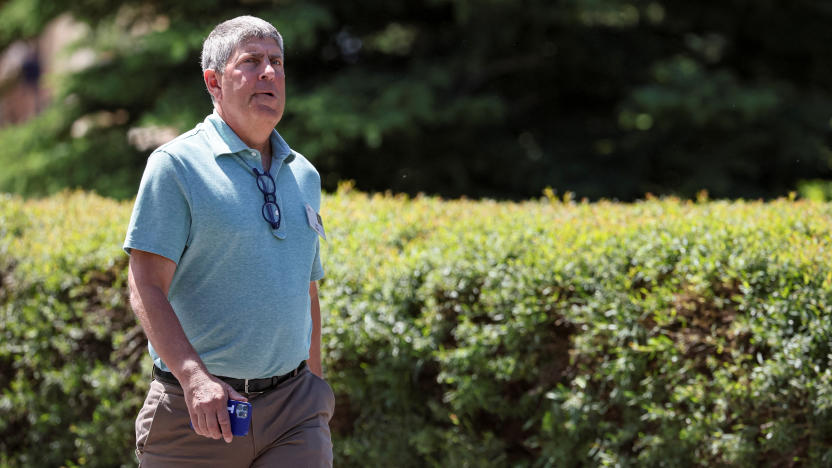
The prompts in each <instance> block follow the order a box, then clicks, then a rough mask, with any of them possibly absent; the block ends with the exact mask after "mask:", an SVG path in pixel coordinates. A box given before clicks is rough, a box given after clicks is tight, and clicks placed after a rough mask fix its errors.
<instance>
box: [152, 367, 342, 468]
mask: <svg viewBox="0 0 832 468" xmlns="http://www.w3.org/2000/svg"><path fill="white" fill-rule="evenodd" d="M246 396H247V397H248V399H249V402H250V403H251V405H252V414H251V427H250V428H249V433H248V434H247V435H245V436H243V437H234V440H232V441H231V443H229V444H227V443H225V441H224V440H222V439H219V440H215V439H210V438H207V437H202V436H200V435H197V434H196V432H194V430H193V429H191V427H190V426H189V424H188V423H189V422H190V417H189V416H188V408H187V407H186V406H185V397H184V396H183V394H182V388H181V387H179V386H178V385H171V384H167V383H162V382H159V381H157V380H154V381H153V382H151V384H150V391H149V392H148V393H147V398H146V399H145V402H144V406H143V407H142V409H141V411H139V416H138V417H137V418H136V455H137V456H138V458H139V466H141V467H145V468H154V467H174V466H176V467H179V466H206V467H208V466H210V467H283V466H286V467H321V466H327V467H328V466H332V441H331V439H330V433H329V420H330V419H331V418H332V413H333V411H334V407H335V397H334V395H333V393H332V388H330V386H329V384H328V383H326V381H324V380H323V379H321V378H319V377H318V376H316V375H315V374H313V373H312V372H310V371H309V369H308V368H306V369H304V370H303V371H301V373H300V374H299V375H298V376H296V377H294V378H292V379H289V380H287V381H286V382H283V383H281V384H280V385H279V386H278V387H277V388H275V389H272V390H270V391H268V392H266V393H263V394H261V395H257V396H254V397H252V396H248V395H246Z"/></svg>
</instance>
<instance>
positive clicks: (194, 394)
mask: <svg viewBox="0 0 832 468" xmlns="http://www.w3.org/2000/svg"><path fill="white" fill-rule="evenodd" d="M229 388H230V387H228V386H227V384H226V383H225V382H221V381H218V380H214V379H207V380H205V381H201V382H198V383H195V385H194V386H193V387H192V388H190V389H189V391H186V398H185V404H186V405H187V406H188V412H189V413H190V415H191V422H192V423H193V426H194V431H195V432H196V433H197V434H199V435H201V436H204V437H210V438H212V439H220V438H222V439H224V440H225V441H226V442H231V439H232V437H233V436H232V434H231V421H230V419H229V417H228V397H229V392H228V390H229ZM232 391H233V390H232ZM235 393H236V392H235ZM238 395H239V394H238Z"/></svg>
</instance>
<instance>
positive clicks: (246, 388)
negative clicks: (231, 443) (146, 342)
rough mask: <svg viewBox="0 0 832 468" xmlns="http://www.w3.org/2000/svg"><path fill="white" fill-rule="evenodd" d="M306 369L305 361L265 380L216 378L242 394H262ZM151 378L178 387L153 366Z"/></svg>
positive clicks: (164, 373)
mask: <svg viewBox="0 0 832 468" xmlns="http://www.w3.org/2000/svg"><path fill="white" fill-rule="evenodd" d="M304 367H306V361H301V363H300V365H299V366H298V367H297V368H296V369H295V370H293V371H291V372H288V373H286V374H283V375H276V376H274V377H267V378H265V379H235V378H233V377H221V376H219V375H218V376H216V377H217V378H218V379H220V380H222V381H223V382H225V383H227V384H228V385H231V388H233V389H234V390H236V391H238V392H242V393H263V392H266V391H268V390H271V389H273V388H275V387H277V386H278V385H280V384H281V383H283V382H285V381H287V380H289V379H291V378H292V377H295V376H296V375H298V374H300V371H302V370H303V368H304ZM153 378H154V379H156V380H158V381H160V382H164V383H167V384H171V385H179V381H178V380H176V377H175V376H174V375H173V374H171V373H170V372H166V371H163V370H162V369H159V368H158V367H156V366H155V365H154V366H153Z"/></svg>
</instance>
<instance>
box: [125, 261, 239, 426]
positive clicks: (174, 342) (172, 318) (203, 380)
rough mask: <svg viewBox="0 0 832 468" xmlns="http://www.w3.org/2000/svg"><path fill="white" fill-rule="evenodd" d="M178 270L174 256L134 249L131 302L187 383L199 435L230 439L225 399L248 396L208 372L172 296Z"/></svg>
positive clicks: (166, 358) (129, 276)
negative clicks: (174, 304) (186, 333)
mask: <svg viewBox="0 0 832 468" xmlns="http://www.w3.org/2000/svg"><path fill="white" fill-rule="evenodd" d="M175 271H176V264H175V263H174V262H172V261H171V260H169V259H167V258H165V257H162V256H159V255H156V254H152V253H150V252H144V251H141V250H135V249H134V250H133V251H132V252H131V255H130V266H129V269H128V273H127V282H128V285H129V286H130V304H131V305H132V306H133V311H134V312H135V313H136V316H137V317H138V319H139V323H141V325H142V328H144V332H145V334H146V335H147V339H148V340H150V343H151V344H153V349H155V350H156V352H157V353H158V354H159V356H160V357H161V358H162V361H164V362H165V364H166V365H167V366H168V368H170V371H171V372H172V373H173V375H174V376H176V379H177V380H179V383H180V384H181V385H182V390H183V391H184V394H185V403H186V404H187V406H188V413H189V414H190V416H191V422H192V424H193V426H194V430H195V431H196V432H197V434H199V435H202V436H205V437H211V438H213V439H219V438H220V437H223V438H224V439H225V441H226V442H230V441H231V438H232V435H231V424H230V421H229V419H228V411H227V409H226V402H227V400H228V398H229V396H230V397H231V398H234V399H235V400H242V401H247V400H246V398H245V397H243V396H242V395H240V394H239V393H237V392H236V391H234V389H232V388H231V387H230V386H229V385H228V384H226V383H225V382H223V381H221V380H219V379H217V378H216V377H214V376H212V375H211V374H209V373H208V369H206V367H205V364H204V363H203V362H202V360H201V359H200V358H199V355H198V354H197V352H196V351H195V350H194V348H193V346H191V343H190V342H189V341H188V337H187V336H186V335H185V332H184V330H182V325H181V324H180V323H179V319H178V318H177V317H176V314H175V313H174V312H173V307H171V305H170V302H168V299H167V297H168V292H169V290H170V283H171V281H172V280H173V273H174V272H175Z"/></svg>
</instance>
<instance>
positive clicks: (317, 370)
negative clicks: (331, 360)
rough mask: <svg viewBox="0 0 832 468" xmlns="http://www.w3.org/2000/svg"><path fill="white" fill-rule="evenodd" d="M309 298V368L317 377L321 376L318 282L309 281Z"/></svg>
mask: <svg viewBox="0 0 832 468" xmlns="http://www.w3.org/2000/svg"><path fill="white" fill-rule="evenodd" d="M309 299H310V300H311V301H312V307H311V308H310V313H311V314H312V343H311V345H310V346H309V370H311V371H312V372H313V373H314V374H315V375H317V376H318V377H323V376H324V374H323V367H322V365H321V304H320V302H318V284H317V283H316V282H314V281H312V282H310V283H309Z"/></svg>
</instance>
